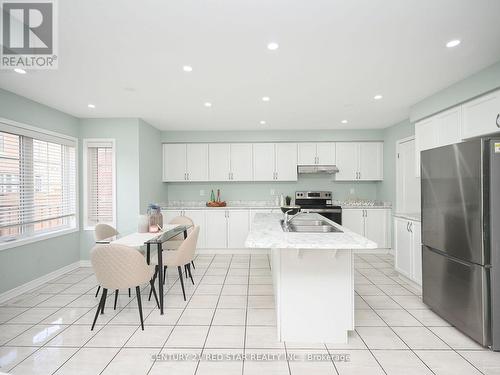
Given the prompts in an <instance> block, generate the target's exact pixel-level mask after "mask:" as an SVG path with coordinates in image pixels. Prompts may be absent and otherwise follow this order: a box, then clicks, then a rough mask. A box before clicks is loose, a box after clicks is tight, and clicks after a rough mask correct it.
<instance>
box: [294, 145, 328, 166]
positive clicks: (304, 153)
mask: <svg viewBox="0 0 500 375" xmlns="http://www.w3.org/2000/svg"><path fill="white" fill-rule="evenodd" d="M298 164H299V165H315V164H320V165H332V164H335V143H333V142H319V143H311V142H308V143H299V144H298Z"/></svg>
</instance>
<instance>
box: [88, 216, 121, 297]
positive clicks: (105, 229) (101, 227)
mask: <svg viewBox="0 0 500 375" xmlns="http://www.w3.org/2000/svg"><path fill="white" fill-rule="evenodd" d="M117 234H118V231H117V230H116V229H115V228H113V227H112V226H111V225H108V224H103V223H99V224H97V225H96V226H95V228H94V237H95V240H96V241H102V240H104V239H106V238H109V237H113V236H116V235H117ZM100 290H101V287H100V286H98V287H97V291H96V292H95V297H96V298H97V296H98V295H99V291H100ZM128 296H129V297H130V289H129V291H128ZM115 305H116V301H115Z"/></svg>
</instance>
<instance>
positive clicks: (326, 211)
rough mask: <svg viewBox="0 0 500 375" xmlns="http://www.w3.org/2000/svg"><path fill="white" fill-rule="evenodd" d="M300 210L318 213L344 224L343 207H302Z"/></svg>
mask: <svg viewBox="0 0 500 375" xmlns="http://www.w3.org/2000/svg"><path fill="white" fill-rule="evenodd" d="M300 211H301V212H306V213H307V212H311V213H317V214H320V215H321V216H324V217H326V218H327V219H329V220H331V221H333V222H335V223H337V224H339V225H342V208H302V209H301V210H300Z"/></svg>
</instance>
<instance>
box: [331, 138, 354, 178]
mask: <svg viewBox="0 0 500 375" xmlns="http://www.w3.org/2000/svg"><path fill="white" fill-rule="evenodd" d="M335 152H336V159H337V167H338V168H339V171H338V173H337V174H336V175H335V179H336V180H337V181H351V180H357V179H358V158H359V148H358V144H357V143H355V142H339V143H337V147H336V151H335Z"/></svg>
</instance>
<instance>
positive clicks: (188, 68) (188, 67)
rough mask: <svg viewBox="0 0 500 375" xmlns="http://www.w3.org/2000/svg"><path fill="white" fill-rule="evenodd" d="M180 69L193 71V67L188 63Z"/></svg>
mask: <svg viewBox="0 0 500 375" xmlns="http://www.w3.org/2000/svg"><path fill="white" fill-rule="evenodd" d="M182 70H184V71H185V72H192V71H193V67H192V66H189V65H184V66H183V67H182Z"/></svg>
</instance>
